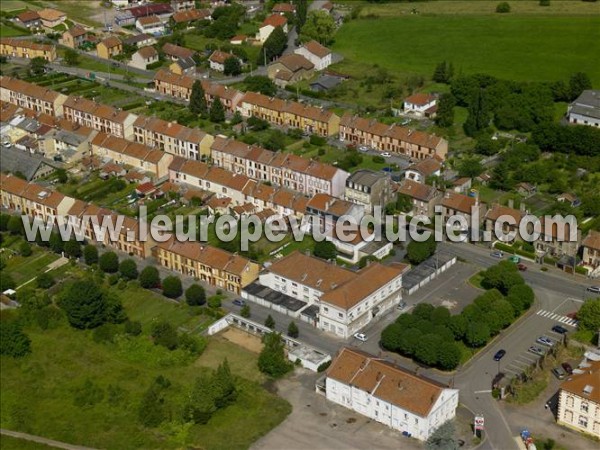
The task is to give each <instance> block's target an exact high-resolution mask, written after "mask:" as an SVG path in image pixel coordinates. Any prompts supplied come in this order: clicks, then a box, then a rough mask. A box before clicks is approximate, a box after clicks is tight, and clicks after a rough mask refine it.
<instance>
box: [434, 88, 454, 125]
mask: <svg viewBox="0 0 600 450" xmlns="http://www.w3.org/2000/svg"><path fill="white" fill-rule="evenodd" d="M455 106H456V99H455V98H454V96H453V95H452V94H450V93H446V94H442V96H441V97H440V99H439V100H438V104H437V112H436V116H435V123H436V124H437V125H438V126H440V127H443V128H448V127H451V126H452V125H454V107H455Z"/></svg>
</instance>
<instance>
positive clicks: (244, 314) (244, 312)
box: [240, 305, 251, 319]
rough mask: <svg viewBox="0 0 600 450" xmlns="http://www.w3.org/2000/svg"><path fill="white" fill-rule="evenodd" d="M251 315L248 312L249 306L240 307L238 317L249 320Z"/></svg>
mask: <svg viewBox="0 0 600 450" xmlns="http://www.w3.org/2000/svg"><path fill="white" fill-rule="evenodd" d="M250 315H251V312H250V305H244V306H242V309H240V316H242V317H244V318H246V319H249V318H250Z"/></svg>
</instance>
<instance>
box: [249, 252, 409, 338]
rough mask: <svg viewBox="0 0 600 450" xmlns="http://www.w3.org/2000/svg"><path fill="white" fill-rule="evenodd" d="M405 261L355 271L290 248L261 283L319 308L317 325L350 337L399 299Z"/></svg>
mask: <svg viewBox="0 0 600 450" xmlns="http://www.w3.org/2000/svg"><path fill="white" fill-rule="evenodd" d="M407 268H408V266H406V265H404V264H393V265H389V266H384V265H382V264H379V263H372V264H370V265H368V266H367V267H365V268H364V269H361V270H359V271H358V272H354V271H352V270H349V269H345V268H343V267H340V266H337V265H335V264H334V263H329V262H326V261H324V260H322V259H319V258H315V257H312V256H309V255H306V254H304V253H300V252H294V253H291V254H289V255H287V256H285V257H284V258H281V259H279V260H277V261H275V262H274V263H273V264H271V265H270V266H269V267H268V269H267V271H266V272H264V273H262V274H261V275H260V277H259V282H260V284H261V285H262V286H266V287H268V288H270V289H272V290H274V291H276V292H281V293H283V294H286V295H288V296H290V297H292V298H295V299H298V300H302V301H303V302H306V303H307V304H308V305H309V306H310V305H316V306H318V308H319V311H318V315H317V320H316V324H315V325H316V326H317V327H318V328H319V329H321V330H323V331H326V332H328V333H331V334H335V335H337V336H339V337H341V338H348V337H350V336H352V335H353V334H354V333H356V332H358V331H359V330H361V329H362V328H364V327H365V326H366V325H367V324H369V323H370V322H371V321H373V320H376V319H377V318H379V317H380V316H382V315H383V314H385V312H386V311H388V310H389V309H390V308H393V307H395V306H396V305H398V304H399V303H400V301H401V300H402V294H401V288H402V275H403V274H404V272H405V271H406V270H407Z"/></svg>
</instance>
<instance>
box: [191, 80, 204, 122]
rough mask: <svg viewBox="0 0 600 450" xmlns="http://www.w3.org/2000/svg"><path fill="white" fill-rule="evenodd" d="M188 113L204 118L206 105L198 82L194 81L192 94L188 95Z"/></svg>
mask: <svg viewBox="0 0 600 450" xmlns="http://www.w3.org/2000/svg"><path fill="white" fill-rule="evenodd" d="M190 111H191V112H192V113H193V114H196V115H201V116H206V114H207V113H208V106H207V105H206V93H205V92H204V88H203V87H202V82H201V81H200V80H196V81H194V84H193V85H192V93H191V94H190Z"/></svg>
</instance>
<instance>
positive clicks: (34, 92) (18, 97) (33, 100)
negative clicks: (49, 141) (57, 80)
mask: <svg viewBox="0 0 600 450" xmlns="http://www.w3.org/2000/svg"><path fill="white" fill-rule="evenodd" d="M0 99H1V100H2V101H4V102H8V103H11V104H13V105H17V106H20V107H22V108H27V109H31V110H33V111H35V112H38V113H44V114H48V115H50V116H53V117H62V115H63V111H64V110H63V104H64V103H65V101H66V100H67V96H66V95H64V94H59V93H58V92H55V91H52V90H50V89H48V88H46V87H42V86H38V85H37V84H33V83H28V82H26V81H23V80H19V79H17V78H11V77H6V76H2V77H0Z"/></svg>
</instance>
